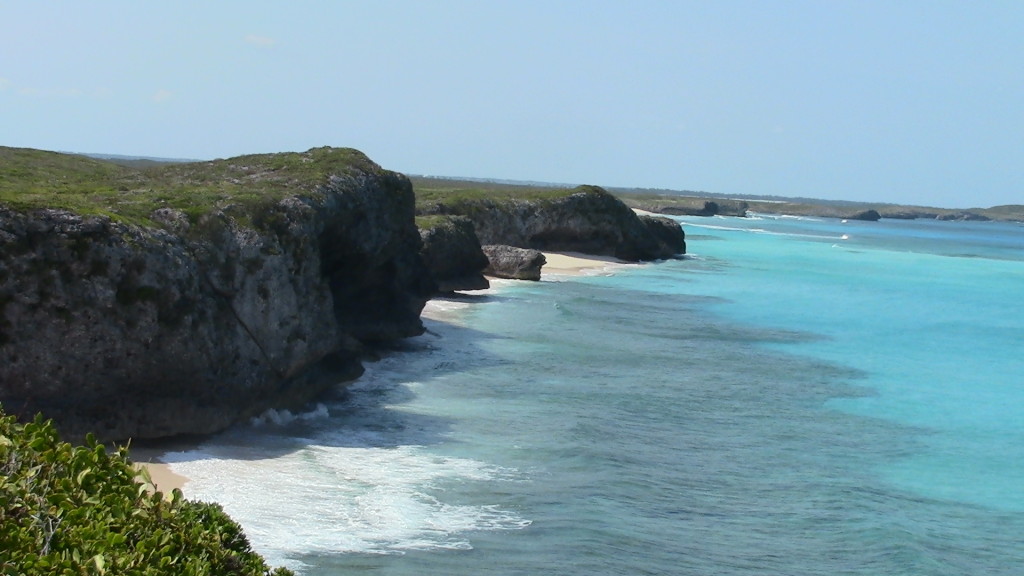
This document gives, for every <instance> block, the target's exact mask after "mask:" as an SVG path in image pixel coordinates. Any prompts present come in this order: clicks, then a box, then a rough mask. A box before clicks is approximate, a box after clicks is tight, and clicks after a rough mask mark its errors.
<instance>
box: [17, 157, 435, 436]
mask: <svg viewBox="0 0 1024 576" xmlns="http://www.w3.org/2000/svg"><path fill="white" fill-rule="evenodd" d="M0 160H3V165H4V168H5V171H4V172H2V173H0V403H2V404H3V406H4V409H5V410H6V411H7V412H8V413H11V414H18V415H21V416H23V417H26V416H28V417H30V416H31V415H32V414H34V413H35V412H37V411H41V412H43V414H44V415H46V416H47V417H51V418H54V420H55V421H56V422H57V424H58V427H59V428H60V429H61V431H62V433H63V434H64V435H65V436H69V437H77V436H81V435H82V434H84V433H86V432H94V433H95V434H96V435H97V436H98V437H100V438H105V439H125V438H129V437H134V438H159V437H167V436H174V435H177V434H203V433H209V432H214V431H217V430H220V429H223V428H225V427H226V426H228V425H230V424H232V423H234V422H236V421H239V420H240V419H244V418H247V417H249V416H252V415H255V414H258V413H259V412H261V411H263V410H265V409H266V408H269V407H282V406H294V405H298V404H301V403H304V402H306V401H308V400H310V399H312V398H313V397H315V396H316V395H318V394H319V393H321V392H323V391H324V390H325V389H327V388H329V387H331V386H334V385H335V384H337V383H339V382H341V381H344V380H350V379H352V378H355V377H357V376H358V375H359V374H360V373H361V371H362V368H361V365H360V361H359V356H360V350H361V349H362V347H363V346H365V345H367V344H372V343H375V342H382V341H388V340H393V339H396V338H403V337H408V336H413V335H417V334H420V333H422V331H423V326H422V323H421V322H420V319H419V313H420V311H421V310H422V308H423V305H424V303H425V302H426V300H427V298H429V296H430V294H431V293H433V291H434V289H435V287H434V285H433V282H432V281H431V280H430V277H429V275H428V274H427V273H426V271H425V269H424V266H423V263H422V261H421V259H420V257H419V251H420V246H421V240H420V235H419V232H418V231H417V228H416V226H415V224H414V212H415V199H414V196H413V191H412V187H411V185H410V183H409V181H408V179H407V178H405V177H404V176H403V175H401V174H398V173H395V172H390V171H387V170H384V169H382V168H380V167H379V166H377V165H376V164H374V163H373V162H371V161H370V160H369V159H368V158H366V157H365V156H364V155H362V154H361V153H359V152H357V151H355V150H351V149H334V148H319V149H313V150H309V151H307V152H304V153H287V154H268V155H254V156H244V157H238V158H232V159H227V160H217V161H213V162H201V163H190V164H180V165H174V166H164V167H158V168H153V169H146V170H133V169H127V168H122V167H117V166H114V165H112V164H109V163H105V162H101V161H96V160H92V159H86V158H80V157H75V156H69V155H62V154H56V153H50V152H41V151H34V150H24V149H11V148H0Z"/></svg>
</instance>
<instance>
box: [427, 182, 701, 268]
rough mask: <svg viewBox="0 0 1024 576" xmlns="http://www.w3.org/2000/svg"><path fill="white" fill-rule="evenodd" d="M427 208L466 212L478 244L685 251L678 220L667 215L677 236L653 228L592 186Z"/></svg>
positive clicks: (625, 255) (648, 253)
mask: <svg viewBox="0 0 1024 576" xmlns="http://www.w3.org/2000/svg"><path fill="white" fill-rule="evenodd" d="M429 212H430V213H434V214H457V215H463V216H466V217H467V218H469V219H470V220H472V221H473V225H474V227H475V228H476V235H477V237H478V238H479V240H480V243H481V244H506V245H510V246H516V247H520V248H533V249H536V250H563V251H577V252H584V253H587V254H598V255H607V256H615V257H617V258H621V259H623V260H629V261H637V260H656V259H661V258H670V257H672V256H674V255H676V254H681V253H684V252H685V251H686V246H685V243H683V242H682V229H681V228H679V225H678V224H676V223H675V222H672V221H671V220H669V219H665V220H666V221H667V222H670V223H671V224H672V225H673V226H675V227H676V228H679V235H678V236H675V237H671V238H670V236H668V235H665V234H663V233H662V232H652V228H651V225H649V224H647V223H645V222H644V221H642V220H641V219H640V218H639V217H637V215H636V214H635V213H634V212H633V210H632V209H630V208H629V207H628V206H626V205H625V204H623V203H622V201H620V200H619V199H617V198H616V197H615V196H613V195H611V194H609V193H608V192H607V191H605V190H604V189H602V188H599V187H596V186H580V187H579V188H576V189H574V190H573V191H572V193H571V194H567V195H563V196H558V197H551V198H544V199H533V200H521V199H498V200H495V199H487V198H482V199H463V200H457V201H454V200H453V201H451V202H445V203H439V204H437V205H435V206H432V207H430V208H429ZM657 226H659V227H660V226H664V224H658V225H657Z"/></svg>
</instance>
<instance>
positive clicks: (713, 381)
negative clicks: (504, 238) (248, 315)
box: [171, 218, 1024, 576]
mask: <svg viewBox="0 0 1024 576" xmlns="http://www.w3.org/2000/svg"><path fill="white" fill-rule="evenodd" d="M686 226H687V233H688V239H689V245H690V248H691V252H692V257H691V258H688V259H686V260H682V261H673V262H665V263H660V264H656V265H651V266H644V267H633V268H628V269H621V270H618V271H617V272H616V273H615V274H614V275H611V276H593V277H575V278H561V279H558V280H559V281H545V282H541V283H510V284H504V285H502V286H501V287H500V288H498V289H497V290H495V291H493V292H491V293H489V294H488V295H485V296H478V297H475V298H473V299H471V300H470V301H469V302H468V303H461V304H458V305H455V304H452V303H450V302H441V303H438V304H435V308H436V307H443V308H447V309H448V310H447V312H446V314H447V321H444V322H439V321H431V322H430V323H429V326H430V328H431V331H432V333H431V334H428V335H425V336H423V337H420V338H417V339H414V340H412V341H410V342H409V343H408V345H407V346H406V348H405V349H404V350H401V351H397V352H395V353H394V354H392V355H390V356H388V357H387V358H385V359H384V360H382V361H381V362H379V363H377V364H375V365H373V366H371V369H370V371H369V373H368V374H367V376H366V377H364V378H363V379H362V380H361V381H360V382H359V383H358V384H356V385H355V386H352V387H350V388H349V389H348V390H347V391H339V393H338V394H337V395H336V396H335V397H333V398H330V399H327V400H326V401H325V402H324V403H323V404H322V405H321V406H319V407H318V408H317V409H316V410H312V411H310V412H309V413H307V414H304V415H301V416H300V417H298V418H296V417H293V416H292V415H279V416H281V418H278V422H277V423H274V422H267V423H263V424H261V425H257V426H251V427H242V428H239V429H236V430H233V431H231V432H229V433H228V434H225V435H223V436H222V437H219V438H217V439H214V440H212V441H210V442H208V443H207V444H205V445H203V446H201V447H200V448H199V449H197V450H194V451H191V452H187V453H181V454H175V455H171V456H172V458H173V459H174V460H175V461H176V463H175V464H174V467H175V469H176V470H178V471H179V472H181V473H183V474H185V475H187V476H189V477H191V478H193V481H192V482H191V483H190V484H189V485H188V486H187V488H186V495H187V496H190V497H196V498H204V499H213V500H217V501H219V502H221V503H223V504H224V506H225V508H226V509H227V510H228V512H229V513H231V514H232V515H233V516H235V517H236V518H238V519H239V520H240V521H241V522H242V523H243V526H244V527H245V528H246V531H247V533H249V534H250V536H251V538H252V540H253V542H254V545H255V546H256V548H257V549H258V550H260V551H261V552H263V553H265V554H266V555H268V557H269V558H270V559H271V561H272V562H274V563H284V564H288V565H289V566H292V567H295V568H297V569H298V570H300V571H301V572H302V573H304V574H311V575H312V574H317V575H325V574H351V573H372V574H388V575H392V574H566V575H581V576H582V575H594V574H681V575H689V574H692V575H704V574H722V575H732V574H735V575H753V574H801V575H803V574H807V575H813V574H829V575H835V574H858V575H859V574H864V575H868V574H871V575H875V574H887V575H890V574H892V575H896V574H907V575H932V574H934V575H954V574H964V575H966V574H971V575H974V574H1020V573H1024V543H1022V538H1021V534H1024V458H1022V456H1024V454H1022V452H1024V448H1021V447H1022V446H1024V419H1022V418H1020V417H1019V416H1018V413H1019V408H1020V407H1021V406H1024V382H1022V377H1021V374H1022V373H1024V370H1022V368H1024V365H1022V364H1024V361H1022V360H1021V356H1022V355H1021V354H1020V347H1021V343H1022V342H1024V312H1022V310H1021V309H1020V307H1019V306H1017V296H1018V294H1019V291H1020V288H1021V287H1024V228H1021V227H1019V226H1016V225H1010V224H992V223H949V222H888V221H882V222H879V223H862V222H853V223H843V222H840V221H837V220H826V221H814V220H799V219H788V218H787V219H770V218H765V219H721V218H718V219H698V218H695V219H687V220H686Z"/></svg>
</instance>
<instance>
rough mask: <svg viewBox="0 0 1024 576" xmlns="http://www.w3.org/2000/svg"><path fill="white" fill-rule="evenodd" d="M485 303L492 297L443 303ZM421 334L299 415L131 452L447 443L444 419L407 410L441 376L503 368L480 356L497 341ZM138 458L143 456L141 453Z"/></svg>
mask: <svg viewBox="0 0 1024 576" xmlns="http://www.w3.org/2000/svg"><path fill="white" fill-rule="evenodd" d="M442 299H444V300H451V301H456V302H473V303H490V302H499V301H501V300H503V299H504V298H502V297H501V296H496V295H469V296H466V295H456V296H447V297H442ZM424 323H425V325H426V326H427V330H428V331H427V333H426V334H424V335H422V336H418V337H415V338H409V339H406V340H402V341H397V342H394V343H391V344H390V345H388V346H387V347H386V348H380V349H376V350H374V351H372V352H371V356H375V359H372V360H369V361H367V362H366V373H365V374H364V375H363V376H362V377H360V378H359V379H357V380H355V381H353V382H350V383H347V384H342V385H339V386H337V387H335V388H334V389H332V390H330V391H329V392H328V393H327V394H325V395H324V396H322V397H321V398H319V399H318V400H317V401H316V402H314V403H311V404H310V405H308V406H307V407H306V408H304V409H303V410H301V411H296V412H294V413H293V412H288V411H268V412H266V413H264V414H263V415H261V416H260V417H258V418H254V419H252V420H251V421H250V422H247V423H241V424H237V425H235V426H233V427H231V428H229V429H228V430H226V431H224V432H222V433H219V434H216V435H213V436H210V437H206V438H189V439H183V438H178V439H173V440H169V441H164V442H158V443H149V442H147V443H140V444H136V445H135V446H137V447H139V448H142V449H143V450H144V451H145V452H146V453H153V452H163V453H165V454H167V455H168V456H169V459H170V460H173V461H176V462H182V461H196V460H206V459H234V460H252V461H255V460H261V459H268V458H278V457H281V456H284V455H286V454H290V453H293V452H296V451H299V450H302V449H305V448H308V447H324V448H398V447H402V446H430V445H436V444H440V443H442V442H447V441H451V440H450V435H451V432H452V428H453V424H454V421H453V420H452V419H451V418H448V417H444V416H437V415H432V414H425V413H422V412H417V411H413V410H412V409H410V408H409V407H408V405H409V404H410V403H412V402H413V401H415V400H416V399H417V392H416V389H417V388H419V387H424V386H430V385H431V383H432V382H434V381H436V380H438V379H443V378H444V377H445V376H446V375H448V374H451V373H454V372H460V371H467V370H479V369H490V368H494V367H497V366H500V365H501V364H504V363H506V362H507V361H506V360H503V359H501V358H499V357H497V356H495V355H494V354H492V353H490V352H489V351H487V350H486V346H485V345H484V344H485V343H486V341H488V340H493V339H501V338H505V337H504V336H501V335H496V334H491V333H487V332H482V331H480V330H476V329H472V328H466V327H463V326H459V325H457V324H453V323H448V322H444V321H438V320H427V319H425V321H424ZM140 452H142V451H140Z"/></svg>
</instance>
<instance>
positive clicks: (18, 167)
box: [0, 147, 382, 224]
mask: <svg viewBox="0 0 1024 576" xmlns="http://www.w3.org/2000/svg"><path fill="white" fill-rule="evenodd" d="M354 170H362V171H366V172H370V173H377V172H380V171H382V169H381V168H380V167H379V166H377V165H376V164H374V163H373V162H372V161H371V160H370V159H368V158H367V157H366V156H365V155H363V154H362V153H361V152H359V151H357V150H353V149H351V148H326V147H325V148H314V149H312V150H308V151H306V152H287V153H280V154H255V155H249V156H238V157H235V158H228V159H225V160H212V161H209V162H189V163H174V164H158V165H154V166H148V167H143V168H135V167H129V166H124V165H120V164H117V163H115V162H111V161H107V160H98V159H94V158H87V157H84V156H77V155H73V154H60V153H57V152H46V151H42V150H32V149H26V148H7V147H0V204H3V205H6V206H8V207H10V208H12V209H15V210H21V211H29V210H35V209H41V208H58V209H65V210H70V211H73V212H77V213H79V214H86V215H90V214H103V215H107V216H110V217H111V218H113V219H115V220H119V221H126V222H134V223H140V224H148V223H150V216H151V214H152V213H153V211H154V210H156V209H158V208H164V207H167V208H173V209H177V210H181V211H182V212H184V213H186V214H188V215H189V216H190V217H193V218H194V217H196V216H198V215H200V214H204V213H207V212H210V211H212V210H214V209H218V208H225V207H227V206H231V205H241V206H253V205H259V204H264V203H267V202H276V201H277V200H280V199H281V198H284V197H286V196H289V195H294V194H297V193H298V194H303V195H315V194H316V193H317V188H318V187H319V186H321V185H323V184H326V183H327V178H328V177H329V176H332V175H345V174H349V173H351V172H352V171H354Z"/></svg>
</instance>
